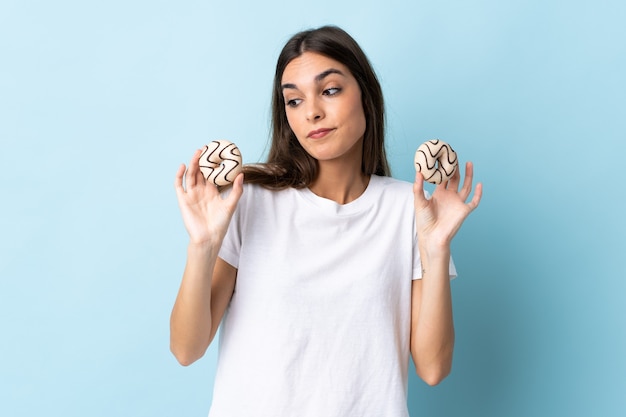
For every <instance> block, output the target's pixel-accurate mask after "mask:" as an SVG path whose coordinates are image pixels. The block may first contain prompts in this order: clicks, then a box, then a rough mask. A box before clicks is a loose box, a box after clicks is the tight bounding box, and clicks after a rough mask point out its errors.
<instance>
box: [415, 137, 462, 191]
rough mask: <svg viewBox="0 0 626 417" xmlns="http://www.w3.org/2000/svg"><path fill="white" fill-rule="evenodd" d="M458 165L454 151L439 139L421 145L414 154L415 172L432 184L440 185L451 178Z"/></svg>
mask: <svg viewBox="0 0 626 417" xmlns="http://www.w3.org/2000/svg"><path fill="white" fill-rule="evenodd" d="M458 164H459V160H458V158H457V156H456V152H454V149H452V147H451V146H450V145H448V144H447V143H446V142H444V141H442V140H439V139H432V140H429V141H426V142H424V143H422V144H421V145H420V146H419V148H417V151H416V152H415V170H416V171H417V172H421V173H422V176H423V177H424V180H425V181H428V182H430V183H432V184H441V183H442V182H446V181H448V180H449V179H450V178H452V175H454V172H455V171H456V168H457V165H458Z"/></svg>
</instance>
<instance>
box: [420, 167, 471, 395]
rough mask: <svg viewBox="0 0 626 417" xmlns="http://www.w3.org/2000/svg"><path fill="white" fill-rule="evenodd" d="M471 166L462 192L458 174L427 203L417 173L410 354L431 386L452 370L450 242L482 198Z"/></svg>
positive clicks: (452, 327)
mask: <svg viewBox="0 0 626 417" xmlns="http://www.w3.org/2000/svg"><path fill="white" fill-rule="evenodd" d="M472 177H473V166H472V164H471V163H470V162H468V163H467V165H466V173H465V180H464V182H463V187H462V188H461V190H460V191H459V180H460V174H459V172H458V170H457V172H456V173H455V174H454V176H453V177H452V179H451V180H450V181H449V182H448V183H445V184H441V185H439V186H437V188H436V189H435V192H434V193H433V196H432V198H430V199H428V200H427V199H426V198H425V197H424V191H423V178H422V176H421V174H419V173H418V174H417V175H416V178H415V184H414V186H413V191H414V194H415V214H416V226H417V234H418V245H419V251H420V258H421V262H422V279H421V280H414V281H413V284H412V293H411V356H412V357H413V362H414V363H415V369H416V371H417V374H418V375H419V376H420V377H421V378H422V379H423V380H424V381H425V382H426V383H427V384H429V385H436V384H438V383H439V382H441V381H442V380H443V379H444V378H445V377H446V376H447V375H448V374H449V373H450V370H451V368H452V353H453V351H454V323H453V318H452V297H451V293H450V270H449V268H450V267H449V265H450V242H451V241H452V238H453V237H454V236H455V235H456V233H457V231H458V230H459V228H460V227H461V225H462V224H463V221H464V220H465V219H466V218H467V216H468V215H469V214H470V213H471V212H472V211H473V210H474V209H475V208H476V207H478V204H479V202H480V199H481V197H482V185H481V184H480V183H479V184H477V185H476V189H475V191H474V196H473V198H472V200H471V201H470V202H469V203H465V201H466V200H467V199H468V197H469V195H470V193H471V191H472Z"/></svg>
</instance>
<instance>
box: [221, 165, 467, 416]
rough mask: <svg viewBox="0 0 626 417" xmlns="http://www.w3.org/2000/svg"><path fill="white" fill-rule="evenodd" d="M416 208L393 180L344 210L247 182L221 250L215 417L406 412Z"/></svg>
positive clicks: (373, 182)
mask: <svg viewBox="0 0 626 417" xmlns="http://www.w3.org/2000/svg"><path fill="white" fill-rule="evenodd" d="M413 204H414V203H413V191H412V184H410V183H407V182H403V181H398V180H395V179H393V178H389V177H378V176H372V177H371V179H370V182H369V185H368V187H367V189H366V190H365V192H364V193H363V194H362V195H361V196H360V197H359V198H358V199H356V200H355V201H352V202H351V203H348V204H345V205H339V204H337V203H335V202H334V201H331V200H328V199H324V198H321V197H318V196H316V195H315V194H313V193H312V192H311V191H310V190H308V189H303V190H296V189H293V188H289V189H286V190H282V191H270V190H267V189H264V188H262V187H259V186H254V185H246V186H245V189H244V193H243V196H242V198H241V200H240V201H239V204H238V206H237V210H236V212H235V214H234V216H233V219H232V221H231V224H230V227H229V230H228V233H227V235H226V238H225V239H224V243H223V245H222V248H221V250H220V253H219V256H220V257H221V258H222V259H224V260H225V261H226V262H228V263H229V264H231V265H233V266H234V267H236V268H237V269H238V272H237V282H236V285H235V291H234V294H233V297H232V300H231V302H230V305H229V307H228V310H227V312H226V314H225V316H224V319H223V322H222V323H221V330H220V342H219V359H218V367H217V374H216V378H215V388H214V394H213V404H212V406H211V411H210V413H209V416H210V417H282V416H285V417H296V416H297V417H369V416H371V417H383V416H384V417H406V416H408V411H407V398H406V396H407V383H408V382H407V381H408V375H407V373H408V361H409V356H410V351H409V335H410V321H411V320H410V318H411V316H410V312H411V282H412V279H415V278H419V277H420V276H421V266H420V260H419V252H418V249H417V240H416V232H415V213H414V205H413ZM450 273H451V275H456V271H455V269H454V265H453V264H452V263H451V269H450Z"/></svg>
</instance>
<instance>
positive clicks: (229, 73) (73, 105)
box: [0, 0, 626, 417]
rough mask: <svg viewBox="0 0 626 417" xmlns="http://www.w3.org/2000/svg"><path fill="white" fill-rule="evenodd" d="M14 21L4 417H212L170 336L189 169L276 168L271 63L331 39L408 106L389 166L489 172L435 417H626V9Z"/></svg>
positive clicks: (204, 12) (0, 381)
mask: <svg viewBox="0 0 626 417" xmlns="http://www.w3.org/2000/svg"><path fill="white" fill-rule="evenodd" d="M230 3H231V4H227V2H207V1H204V2H203V1H178V2H174V1H172V2H165V1H156V2H155V1H139V2H137V1H135V2H128V1H120V0H114V1H106V2H105V1H102V2H84V1H78V0H76V1H68V0H60V1H56V2H44V1H22V0H3V1H2V2H0V140H1V143H2V148H1V150H0V191H1V201H2V203H1V206H0V274H1V280H0V320H1V323H0V324H1V326H0V331H1V336H0V337H1V342H0V415H2V416H15V417H17V416H35V415H46V416H51V417H52V416H55V417H56V416H63V417H68V416H92V417H97V416H204V415H206V413H207V410H208V407H209V403H210V398H211V387H212V381H213V371H214V368H215V358H216V348H215V346H213V347H211V348H210V350H209V352H208V353H207V355H206V356H205V357H204V358H203V359H202V360H201V361H199V362H197V363H196V364H194V365H193V366H191V367H189V368H183V367H180V366H179V365H178V364H177V363H176V362H175V360H174V358H173V357H172V356H171V354H170V353H169V347H168V336H169V334H168V320H169V313H170V308H171V306H172V303H173V300H174V297H175V294H176V291H177V288H178V284H179V280H180V275H181V272H182V268H183V264H184V259H185V247H186V240H187V237H186V233H185V231H184V228H183V225H182V222H181V220H180V216H179V213H178V209H177V205H176V200H175V195H174V191H173V186H172V184H173V179H174V173H175V171H176V168H177V167H178V164H180V163H181V162H186V161H187V160H188V159H189V157H190V155H191V154H192V153H193V151H194V150H195V149H196V148H197V147H199V146H201V145H202V144H204V143H205V142H206V141H207V140H209V139H214V138H228V139H231V140H234V141H236V142H237V143H238V144H239V145H240V147H241V148H242V150H243V152H244V157H245V160H246V162H255V161H258V160H259V159H261V158H262V157H263V154H264V152H265V150H266V146H267V137H268V115H269V101H270V88H271V81H272V73H273V67H274V61H275V59H276V57H277V55H278V52H279V50H280V48H281V47H282V44H283V43H284V41H285V40H286V39H287V38H288V37H289V36H290V35H291V34H293V33H294V32H296V31H298V30H300V29H304V28H308V27H310V26H319V25H321V24H326V23H334V24H337V25H340V26H342V27H344V28H345V29H347V30H348V31H349V32H350V33H351V34H352V35H353V36H354V37H355V38H356V39H357V40H358V41H359V42H360V44H361V45H362V46H363V48H364V49H365V50H366V52H367V53H368V55H369V57H370V59H371V60H372V62H373V64H374V66H375V68H376V70H377V72H378V74H379V76H380V79H381V82H382V84H383V88H384V91H385V94H386V99H387V109H388V121H389V129H388V131H389V135H388V145H389V154H390V158H391V162H392V167H393V170H394V174H395V176H396V177H398V178H402V179H407V180H411V179H412V177H413V175H414V174H413V166H412V157H413V152H414V150H415V148H416V147H417V145H418V144H419V143H421V142H422V141H424V140H426V139H429V138H433V137H439V138H442V139H444V140H447V141H449V142H450V143H452V144H453V146H455V148H456V149H457V151H459V153H460V156H461V158H462V159H465V160H466V159H471V160H473V161H474V162H475V164H476V175H477V177H478V179H479V180H480V181H482V182H483V183H484V188H485V196H484V199H483V202H482V204H481V207H480V208H479V210H478V211H476V212H475V213H474V214H473V215H472V217H471V218H470V219H469V220H468V221H467V223H466V225H465V226H464V228H463V229H462V230H461V232H460V234H459V235H458V237H457V239H456V240H455V242H454V246H453V249H454V255H455V260H456V263H457V267H458V269H459V272H460V278H459V279H458V280H456V281H455V282H454V284H453V291H454V308H455V317H456V328H457V349H456V354H455V365H454V370H453V374H452V375H451V376H450V377H449V378H448V379H447V380H446V381H444V382H443V383H442V384H441V385H440V386H438V387H435V388H429V387H427V386H425V384H423V383H422V382H420V381H419V380H418V379H417V378H414V377H412V378H411V380H410V406H411V410H412V414H413V415H414V416H420V415H424V416H481V417H485V416H494V417H496V416H497V417H501V416H574V417H575V416H581V417H582V416H590V415H597V416H623V415H624V413H625V412H626V400H625V398H626V397H625V396H624V393H625V392H626V359H625V356H626V307H625V305H626V303H624V302H623V300H622V299H623V298H624V296H625V295H626V284H625V279H626V270H625V267H624V255H625V254H626V251H625V249H626V248H625V244H624V242H623V235H624V232H626V225H625V221H624V212H625V210H624V209H625V208H626V204H625V203H624V188H625V187H624V179H625V174H624V169H623V165H624V163H623V159H624V156H623V155H624V153H623V151H624V145H623V143H624V140H625V139H626V126H625V124H626V122H625V121H626V101H625V97H626V82H625V75H624V74H626V48H625V45H626V30H625V29H624V28H625V25H624V22H625V21H626V8H625V6H624V4H625V3H624V2H623V1H621V0H613V1H602V0H600V1H554V0H548V1H540V0H532V1H499V0H470V1H446V0H443V1H441V0H440V1H431V2H426V1H416V2H408V1H406V2H400V1H395V0H388V1H384V2H383V1H377V2H373V1H365V0H358V1H357V0H352V1H346V2H342V3H338V2H336V1H335V0H332V1H327V0H321V1H318V2H313V3H298V2H295V3H294V2H281V1H278V0H266V1H264V2H253V1H249V2H247V3H246V4H240V3H238V2H230Z"/></svg>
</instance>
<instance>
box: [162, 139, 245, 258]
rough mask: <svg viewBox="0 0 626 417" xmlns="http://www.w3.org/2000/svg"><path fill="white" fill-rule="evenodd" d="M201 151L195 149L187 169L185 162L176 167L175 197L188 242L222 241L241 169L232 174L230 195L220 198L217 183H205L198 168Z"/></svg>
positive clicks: (235, 199) (240, 184) (238, 194)
mask: <svg viewBox="0 0 626 417" xmlns="http://www.w3.org/2000/svg"><path fill="white" fill-rule="evenodd" d="M201 153H202V149H198V150H197V151H196V153H195V154H194V155H193V157H192V158H191V161H190V162H189V169H187V168H186V167H185V164H181V166H180V167H179V168H178V172H176V180H175V182H174V186H175V188H176V197H177V198H178V206H179V207H180V211H181V214H182V216H183V222H184V223H185V228H186V229H187V233H189V239H190V243H191V244H194V245H199V246H200V245H221V241H222V239H223V238H224V236H225V235H226V230H227V229H228V224H229V223H230V219H231V218H232V216H233V213H234V212H235V208H236V207H237V202H238V201H239V198H240V197H241V194H242V193H243V173H241V174H239V175H237V177H236V178H235V181H234V182H233V186H232V187H233V188H232V190H231V191H230V193H229V195H228V196H227V197H226V198H222V196H221V195H220V193H219V191H218V189H217V187H216V186H215V185H213V184H211V183H208V182H207V181H206V179H205V178H204V176H203V175H202V172H201V171H200V166H199V161H200V155H201ZM185 171H186V174H185ZM183 178H184V185H183Z"/></svg>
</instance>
